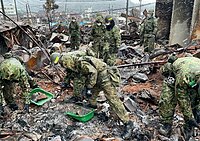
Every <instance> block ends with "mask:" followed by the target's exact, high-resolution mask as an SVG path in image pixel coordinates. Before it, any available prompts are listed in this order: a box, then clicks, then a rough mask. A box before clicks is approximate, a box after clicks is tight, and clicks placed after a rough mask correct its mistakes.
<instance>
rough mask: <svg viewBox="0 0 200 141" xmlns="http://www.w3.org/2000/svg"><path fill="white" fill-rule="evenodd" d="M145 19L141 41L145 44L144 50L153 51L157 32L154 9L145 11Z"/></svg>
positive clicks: (141, 28) (141, 29)
mask: <svg viewBox="0 0 200 141" xmlns="http://www.w3.org/2000/svg"><path fill="white" fill-rule="evenodd" d="M144 15H145V19H144V20H143V22H142V23H141V27H140V40H141V41H140V42H141V45H143V46H144V51H145V52H148V53H151V52H152V51H153V50H154V43H155V38H156V32H157V23H156V21H155V18H154V16H153V11H151V10H150V11H148V12H147V11H144Z"/></svg>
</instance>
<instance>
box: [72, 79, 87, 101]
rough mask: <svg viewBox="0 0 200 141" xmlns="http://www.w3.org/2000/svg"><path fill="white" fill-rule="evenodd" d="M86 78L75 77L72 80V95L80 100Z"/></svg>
mask: <svg viewBox="0 0 200 141" xmlns="http://www.w3.org/2000/svg"><path fill="white" fill-rule="evenodd" d="M85 81H86V77H83V76H82V77H75V78H74V79H73V86H74V87H73V95H74V96H76V97H79V98H81V97H82V92H83V90H84V88H85Z"/></svg>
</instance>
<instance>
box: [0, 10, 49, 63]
mask: <svg viewBox="0 0 200 141" xmlns="http://www.w3.org/2000/svg"><path fill="white" fill-rule="evenodd" d="M0 13H2V14H3V15H4V16H5V17H6V18H8V19H9V20H10V21H12V22H13V23H14V24H15V25H16V26H17V27H19V28H20V29H21V30H22V31H23V32H24V33H25V34H26V35H27V36H28V37H29V38H30V39H31V40H32V41H33V42H34V43H35V44H36V45H37V46H38V47H39V48H40V49H41V50H42V52H43V53H44V54H45V56H46V57H47V59H48V60H49V61H51V59H50V57H49V54H48V52H47V51H46V50H45V51H44V50H43V49H42V47H41V46H40V44H39V43H38V42H37V41H36V40H35V39H34V38H33V37H31V36H30V35H29V34H28V33H27V32H26V31H25V30H24V29H23V28H22V27H21V26H19V25H18V24H17V23H16V22H15V21H13V20H12V19H11V18H10V17H9V16H7V15H6V14H4V13H3V12H2V11H0ZM42 45H43V44H42ZM43 46H44V45H43ZM43 48H44V49H45V47H43Z"/></svg>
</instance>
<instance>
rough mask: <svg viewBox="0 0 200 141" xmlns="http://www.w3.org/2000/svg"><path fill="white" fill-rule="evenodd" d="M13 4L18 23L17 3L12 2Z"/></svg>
mask: <svg viewBox="0 0 200 141" xmlns="http://www.w3.org/2000/svg"><path fill="white" fill-rule="evenodd" d="M14 4H15V12H16V16H17V21H19V15H18V11H17V2H16V0H14Z"/></svg>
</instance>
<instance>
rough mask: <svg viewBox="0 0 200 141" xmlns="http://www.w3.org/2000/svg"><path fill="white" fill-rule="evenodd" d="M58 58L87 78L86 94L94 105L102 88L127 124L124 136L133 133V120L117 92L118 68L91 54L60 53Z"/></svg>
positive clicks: (126, 136) (68, 68)
mask: <svg viewBox="0 0 200 141" xmlns="http://www.w3.org/2000/svg"><path fill="white" fill-rule="evenodd" d="M57 58H59V60H58V59H57V61H58V63H60V64H61V65H62V66H63V67H64V68H66V69H67V70H69V71H71V72H73V73H76V74H77V75H78V77H79V78H81V77H85V78H86V80H85V88H86V89H85V95H86V97H87V98H88V100H89V102H90V103H91V104H92V105H95V104H96V98H97V95H98V94H99V92H100V91H101V90H103V91H104V93H105V96H106V98H107V100H108V103H109V104H110V106H111V108H112V109H113V111H114V112H115V113H116V114H117V115H118V117H119V118H120V119H121V120H122V121H123V122H124V124H125V130H124V132H123V134H122V137H123V138H124V139H127V138H129V137H130V136H131V133H132V129H133V122H132V121H130V120H129V116H128V114H127V112H126V110H125V108H124V106H123V103H122V102H121V101H120V99H119V98H118V97H117V94H116V93H117V91H116V86H117V85H118V83H119V81H120V75H119V72H118V70H117V68H115V69H111V67H108V66H107V64H106V63H104V62H102V61H101V60H100V59H97V58H94V57H91V56H84V57H73V56H72V55H63V56H61V55H58V56H57Z"/></svg>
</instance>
